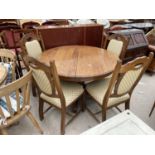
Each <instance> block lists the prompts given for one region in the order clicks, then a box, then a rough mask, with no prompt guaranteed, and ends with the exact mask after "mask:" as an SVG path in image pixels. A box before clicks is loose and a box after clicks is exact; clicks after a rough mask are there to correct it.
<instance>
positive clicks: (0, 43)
mask: <svg viewBox="0 0 155 155" xmlns="http://www.w3.org/2000/svg"><path fill="white" fill-rule="evenodd" d="M6 42H7V40H6V37H5V32H4V31H2V32H0V48H6V45H7V44H6Z"/></svg>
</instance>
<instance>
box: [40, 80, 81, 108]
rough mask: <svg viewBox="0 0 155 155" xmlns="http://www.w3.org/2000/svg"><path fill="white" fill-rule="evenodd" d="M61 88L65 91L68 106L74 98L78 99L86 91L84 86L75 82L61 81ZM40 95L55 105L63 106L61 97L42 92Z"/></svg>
mask: <svg viewBox="0 0 155 155" xmlns="http://www.w3.org/2000/svg"><path fill="white" fill-rule="evenodd" d="M61 88H62V91H63V93H64V97H65V100H66V107H67V106H69V105H70V104H71V103H72V102H73V101H74V100H76V99H77V98H78V97H79V96H80V95H82V93H83V92H84V90H83V87H82V86H81V85H80V84H77V83H73V82H64V81H61ZM40 97H41V98H42V99H44V100H46V101H48V102H49V103H51V104H53V105H55V106H56V107H58V108H61V103H60V99H59V98H52V97H49V96H47V95H45V94H44V93H41V95H40Z"/></svg>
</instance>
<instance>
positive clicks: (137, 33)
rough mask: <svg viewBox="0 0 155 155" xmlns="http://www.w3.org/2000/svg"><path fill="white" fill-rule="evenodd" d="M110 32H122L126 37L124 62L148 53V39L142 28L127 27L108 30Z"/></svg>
mask: <svg viewBox="0 0 155 155" xmlns="http://www.w3.org/2000/svg"><path fill="white" fill-rule="evenodd" d="M110 34H122V35H124V36H125V37H127V38H128V40H129V44H128V47H127V51H126V54H125V57H124V62H128V61H131V60H133V59H135V58H136V57H140V56H143V55H147V53H148V41H147V39H146V37H145V34H144V32H143V31H142V30H138V29H127V30H117V31H110Z"/></svg>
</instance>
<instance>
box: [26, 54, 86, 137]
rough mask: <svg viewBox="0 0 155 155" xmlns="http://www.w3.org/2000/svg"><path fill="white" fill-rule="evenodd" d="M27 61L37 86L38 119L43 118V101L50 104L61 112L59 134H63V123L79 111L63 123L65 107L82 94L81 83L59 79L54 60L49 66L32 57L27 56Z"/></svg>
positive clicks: (65, 112) (73, 116)
mask: <svg viewBox="0 0 155 155" xmlns="http://www.w3.org/2000/svg"><path fill="white" fill-rule="evenodd" d="M28 61H29V66H30V68H31V70H32V75H33V78H34V79H35V82H36V84H37V88H38V93H39V116H40V119H41V120H43V118H44V110H43V109H44V102H45V103H48V104H49V105H50V107H49V108H51V107H53V106H54V107H55V108H57V109H58V110H60V112H61V134H65V125H68V124H69V123H70V122H71V121H72V120H73V119H74V118H75V117H76V116H77V115H78V113H79V112H80V111H79V112H76V113H75V114H74V115H71V116H72V118H71V119H70V120H69V121H68V122H67V123H65V122H66V121H65V120H66V114H68V113H67V107H69V106H70V105H72V104H73V103H75V102H76V101H77V100H78V99H79V98H80V97H81V96H82V94H83V92H84V89H83V87H82V85H80V84H78V83H75V82H64V81H60V79H59V76H58V74H57V69H56V66H55V63H54V61H51V62H50V66H47V65H45V64H43V63H41V62H39V61H37V60H36V59H34V58H32V57H28ZM49 108H48V109H49ZM45 111H46V110H45Z"/></svg>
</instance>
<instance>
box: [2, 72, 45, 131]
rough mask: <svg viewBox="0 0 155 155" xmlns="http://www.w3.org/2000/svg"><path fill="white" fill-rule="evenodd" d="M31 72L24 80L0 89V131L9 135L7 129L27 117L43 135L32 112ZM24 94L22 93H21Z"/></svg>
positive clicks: (21, 79)
mask: <svg viewBox="0 0 155 155" xmlns="http://www.w3.org/2000/svg"><path fill="white" fill-rule="evenodd" d="M31 76H32V74H31V71H30V72H28V73H27V74H25V75H24V76H23V77H22V78H20V79H18V80H16V81H14V82H12V83H10V84H8V85H6V86H4V87H1V88H0V131H1V132H2V134H7V131H6V129H7V127H9V126H10V125H12V124H14V123H15V122H17V121H18V120H20V119H21V118H22V117H24V116H25V115H26V116H27V117H28V118H29V119H30V120H31V122H32V123H33V125H34V126H35V127H36V128H37V129H38V130H39V132H40V133H43V131H42V129H41V128H40V126H39V124H38V123H37V121H36V120H35V118H34V117H33V115H32V113H31V112H30V108H31V106H30V89H29V88H30V81H31ZM20 91H21V92H22V93H21V92H20Z"/></svg>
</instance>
